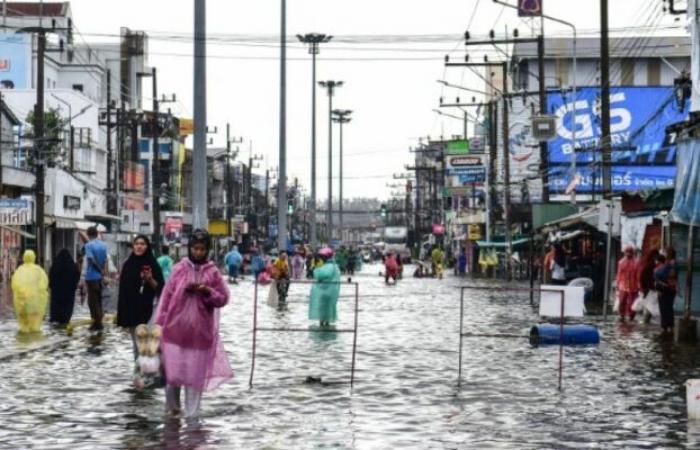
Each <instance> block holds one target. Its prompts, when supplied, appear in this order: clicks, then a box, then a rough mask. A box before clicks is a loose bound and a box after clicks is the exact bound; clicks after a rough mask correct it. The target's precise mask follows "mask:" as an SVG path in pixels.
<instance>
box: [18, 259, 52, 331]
mask: <svg viewBox="0 0 700 450" xmlns="http://www.w3.org/2000/svg"><path fill="white" fill-rule="evenodd" d="M23 259H24V264H22V265H21V266H19V267H18V268H17V270H16V271H15V273H14V275H12V297H13V303H14V306H15V314H16V315H17V321H18V322H19V331H20V332H21V333H36V332H38V331H41V323H42V322H43V321H44V315H45V314H46V306H47V304H48V302H49V277H47V276H46V272H44V269H42V268H41V267H40V266H38V265H37V264H36V263H35V261H36V254H35V253H34V251H33V250H27V251H25V252H24V257H23Z"/></svg>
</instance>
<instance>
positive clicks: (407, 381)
mask: <svg viewBox="0 0 700 450" xmlns="http://www.w3.org/2000/svg"><path fill="white" fill-rule="evenodd" d="M378 271H379V268H378V266H374V267H373V266H368V267H366V268H365V270H364V272H363V273H362V274H360V275H358V276H355V277H354V280H355V281H359V282H360V294H361V296H362V299H361V301H360V316H359V334H358V354H357V372H356V379H355V381H356V384H355V387H354V388H353V389H352V391H351V390H350V387H349V385H348V381H349V378H350V364H351V351H352V338H353V337H352V334H351V333H336V332H333V331H332V330H327V331H321V332H310V333H299V332H297V333H278V332H260V333H259V334H258V354H257V361H256V371H255V384H254V387H253V388H252V389H248V375H249V371H250V361H251V346H252V340H251V338H252V333H251V328H252V298H251V296H252V292H253V288H252V285H251V284H250V283H249V282H243V283H241V284H240V285H237V286H233V287H232V294H233V298H232V302H231V304H230V305H229V306H228V307H227V308H226V309H225V310H224V312H223V314H222V336H223V339H224V342H225V345H226V349H227V351H228V352H229V356H230V358H231V361H232V364H233V366H234V369H235V379H234V380H233V382H232V383H229V384H226V385H224V386H222V387H221V388H220V389H218V390H216V391H213V392H208V393H205V394H204V399H203V403H202V405H203V406H202V417H201V420H199V421H195V422H186V421H184V420H182V419H180V418H169V417H166V416H165V414H164V406H163V391H162V390H156V391H150V392H141V391H136V390H134V389H132V387H131V381H132V378H131V377H132V370H133V361H132V353H131V342H130V339H129V337H128V335H127V334H126V333H124V332H122V331H120V330H118V329H116V328H114V327H112V326H109V327H107V328H106V330H105V332H104V333H95V334H87V333H85V331H79V332H76V333H75V335H74V336H73V338H72V339H71V340H70V341H69V342H68V343H66V344H64V345H63V346H59V347H56V348H55V350H53V351H37V352H33V353H31V354H29V355H27V356H24V357H22V358H16V359H13V360H10V361H4V362H0V364H2V373H3V376H2V377H0V398H2V399H3V401H2V402H0V423H2V425H3V426H2V427H0V448H12V449H15V448H21V449H24V448H32V447H34V448H42V449H44V448H46V449H65V448H88V447H89V448H90V449H91V450H94V449H103V448H104V449H112V448H126V449H142V448H147V449H177V450H179V449H191V448H199V449H205V448H206V449H210V448H222V449H230V448H270V449H277V448H284V449H309V448H332V447H335V448H358V449H364V448H371V449H374V448H380V449H384V448H480V449H492V448H494V449H495V448H498V449H501V448H515V449H539V448H557V449H560V448H563V449H566V448H590V447H592V446H594V447H601V448H649V449H651V448H698V447H700V428H698V427H699V426H700V425H698V424H695V423H688V422H687V421H686V418H685V417H686V412H685V409H686V407H685V390H684V384H685V381H686V380H687V379H688V378H693V377H696V376H698V375H697V367H698V363H699V362H700V355H699V354H698V351H697V347H692V346H684V345H679V344H675V343H673V342H669V341H668V340H664V339H659V338H658V337H657V335H658V330H657V328H656V327H654V326H645V325H639V324H620V323H617V322H614V321H612V320H611V321H609V322H608V323H606V324H604V323H603V322H602V320H600V318H596V317H593V318H591V322H593V323H596V324H598V325H599V326H600V327H601V330H602V333H603V340H602V342H601V344H600V345H598V346H591V347H581V348H567V349H566V350H565V355H564V390H563V392H561V393H559V392H558V391H557V361H558V359H557V358H558V349H557V348H556V347H540V348H532V347H530V346H529V345H528V343H527V339H502V338H497V337H489V338H470V339H467V340H466V341H465V351H464V363H463V377H464V378H463V382H462V387H461V389H457V387H456V381H457V380H456V376H457V357H458V355H457V349H458V329H459V291H458V290H456V289H455V286H457V285H458V282H457V280H455V279H446V280H443V281H442V282H441V281H438V280H432V279H421V280H414V279H411V278H406V279H404V280H403V281H401V282H399V284H398V286H396V287H393V286H392V287H386V286H384V280H383V278H380V277H378V276H377V275H376V273H377V272H378ZM411 272H412V271H411V270H410V268H408V270H407V271H406V273H411ZM479 283H482V284H483V286H484V291H474V292H469V293H468V294H467V297H466V319H465V331H466V332H469V333H475V334H480V333H481V334H491V335H493V334H498V333H506V334H511V335H517V334H522V335H523V336H526V335H527V333H528V330H529V328H530V326H531V325H532V324H533V323H535V322H536V321H537V318H536V311H535V309H534V308H533V307H531V306H530V305H529V296H528V295H527V294H523V295H519V294H513V293H512V292H511V293H508V294H501V293H499V292H497V291H495V290H494V289H493V288H494V287H495V286H496V284H494V283H490V282H484V281H480V282H479ZM309 288H310V286H308V285H293V286H292V287H291V289H290V296H289V304H288V306H287V310H286V311H277V310H275V309H272V308H270V307H268V306H267V305H266V304H265V302H264V301H261V302H260V305H259V325H260V326H263V327H294V328H306V327H316V326H318V324H316V323H311V322H309V321H308V320H307V313H308V312H307V309H306V308H307V305H306V299H307V295H308V291H309ZM260 294H261V299H264V298H266V295H267V290H266V289H265V288H261V293H260ZM342 295H343V296H344V297H343V298H342V299H341V301H340V302H339V308H340V310H339V317H340V322H339V323H338V324H336V327H337V328H338V329H340V328H352V318H353V316H352V312H353V307H354V305H353V303H354V301H353V292H352V289H351V288H343V293H342ZM8 323H9V322H0V344H2V345H5V346H7V345H10V346H14V345H20V344H19V343H16V342H15V335H14V330H16V328H12V327H11V325H9V324H8ZM10 329H11V330H13V331H12V332H11V333H10V332H9V330H10ZM61 336H64V335H63V334H62V332H61V331H60V330H48V331H47V336H46V339H47V340H48V341H51V340H52V339H56V338H58V337H61ZM27 345H36V344H32V343H27ZM80 445H83V447H80Z"/></svg>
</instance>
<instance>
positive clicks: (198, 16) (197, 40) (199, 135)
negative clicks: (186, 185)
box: [192, 0, 208, 229]
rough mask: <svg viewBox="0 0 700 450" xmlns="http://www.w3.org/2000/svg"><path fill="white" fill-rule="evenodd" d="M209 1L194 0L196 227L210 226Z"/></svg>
mask: <svg viewBox="0 0 700 450" xmlns="http://www.w3.org/2000/svg"><path fill="white" fill-rule="evenodd" d="M206 3H207V2H206V0H194V149H193V156H192V166H193V170H192V213H193V214H192V215H193V226H194V229H198V228H202V229H207V225H208V220H207V212H208V205H207V42H206V38H207V32H206Z"/></svg>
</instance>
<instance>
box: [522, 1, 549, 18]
mask: <svg viewBox="0 0 700 450" xmlns="http://www.w3.org/2000/svg"><path fill="white" fill-rule="evenodd" d="M542 1H543V0H518V16H520V17H535V16H541V15H542Z"/></svg>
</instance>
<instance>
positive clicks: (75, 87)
mask: <svg viewBox="0 0 700 450" xmlns="http://www.w3.org/2000/svg"><path fill="white" fill-rule="evenodd" d="M73 90H74V91H79V92H83V85H82V84H74V85H73Z"/></svg>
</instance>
